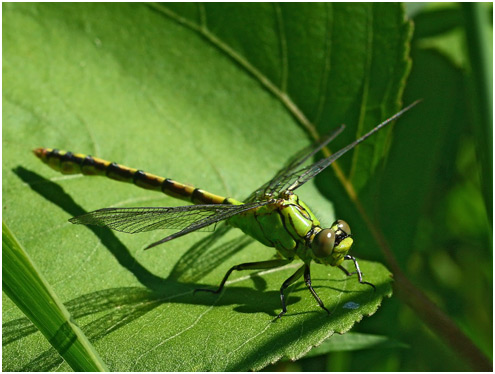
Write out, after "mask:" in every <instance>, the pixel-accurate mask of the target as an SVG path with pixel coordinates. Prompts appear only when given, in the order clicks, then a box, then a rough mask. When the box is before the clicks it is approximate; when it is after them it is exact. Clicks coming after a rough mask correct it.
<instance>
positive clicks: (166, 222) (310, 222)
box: [34, 102, 417, 319]
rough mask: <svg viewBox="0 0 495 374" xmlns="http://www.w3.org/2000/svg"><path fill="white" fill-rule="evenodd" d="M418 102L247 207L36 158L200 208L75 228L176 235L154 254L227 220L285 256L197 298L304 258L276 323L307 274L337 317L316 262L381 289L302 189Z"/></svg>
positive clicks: (297, 163) (307, 151) (114, 216)
mask: <svg viewBox="0 0 495 374" xmlns="http://www.w3.org/2000/svg"><path fill="white" fill-rule="evenodd" d="M416 104H417V102H414V103H412V104H411V105H409V106H408V107H406V108H404V109H402V110H401V111H400V112H398V113H396V114H395V115H393V116H392V117H390V118H389V119H387V120H385V121H384V122H382V123H381V124H379V125H378V126H376V127H375V128H374V129H373V130H371V131H370V132H368V133H367V134H365V135H363V136H362V137H360V138H359V139H357V140H355V141H354V142H352V143H351V144H349V145H347V146H346V147H344V148H342V149H340V150H339V151H337V152H335V153H333V154H332V155H330V156H329V157H326V158H323V159H321V160H319V161H317V162H315V163H314V164H312V165H310V166H305V167H304V166H302V165H303V164H304V163H305V162H306V161H307V160H308V159H309V158H311V157H313V156H314V155H315V154H316V153H317V152H318V151H320V150H321V149H322V148H323V147H325V146H326V145H327V144H328V143H330V142H331V141H332V140H333V139H335V137H337V135H339V134H340V133H341V132H342V131H343V129H344V125H342V126H340V127H339V128H337V129H336V130H334V131H333V132H331V133H330V134H328V135H327V136H326V137H324V138H323V139H321V140H320V141H319V142H317V143H315V144H313V145H311V146H309V147H306V148H304V149H302V150H301V151H299V152H298V153H296V154H295V155H294V156H293V157H292V158H291V159H289V161H288V162H287V164H286V165H285V166H284V167H283V168H282V169H281V170H280V171H278V173H276V175H275V176H274V177H273V178H272V179H271V180H270V181H268V182H267V183H265V184H263V185H262V186H261V187H260V188H258V189H257V190H256V191H255V192H253V193H252V194H251V195H250V196H249V197H248V198H247V199H246V200H244V201H243V202H241V201H238V200H235V199H233V198H231V197H223V196H219V195H215V194H212V193H210V192H207V191H205V190H202V189H199V188H195V187H193V186H190V185H186V184H182V183H179V182H176V181H174V180H171V179H169V178H163V177H159V176H156V175H153V174H150V173H145V172H143V171H141V170H137V169H133V168H129V167H126V166H122V165H119V164H116V163H114V162H109V161H105V160H102V159H99V158H96V157H92V156H88V155H84V154H78V153H72V152H66V151H59V150H56V149H51V148H37V149H35V150H34V154H35V155H36V156H37V157H39V158H40V159H41V160H42V161H43V162H44V163H46V164H47V165H49V166H50V167H52V168H53V169H55V170H57V171H59V172H61V173H63V174H84V175H100V176H105V177H108V178H111V179H115V180H118V181H123V182H129V183H133V184H135V185H137V186H138V187H141V188H145V189H149V190H156V191H161V192H163V193H165V194H167V195H170V196H173V197H175V198H178V199H182V200H185V201H188V202H192V203H193V204H195V205H188V206H179V207H143V208H104V209H98V210H95V211H93V212H89V213H86V214H84V215H81V216H78V217H74V218H71V219H70V220H69V221H70V222H71V223H76V224H83V225H97V226H104V227H108V228H110V229H112V230H116V231H121V232H125V233H130V234H134V233H138V232H143V231H151V230H158V229H175V230H176V231H175V232H174V233H173V234H171V235H168V236H167V237H165V238H163V239H161V240H159V241H157V242H155V243H152V244H150V245H148V246H147V247H146V248H145V249H148V248H151V247H154V246H156V245H158V244H162V243H165V242H168V241H170V240H172V239H176V238H178V237H181V236H183V235H186V234H189V233H190V232H193V231H196V230H199V229H203V228H205V227H207V226H210V225H214V224H216V223H218V222H220V221H224V220H225V221H226V222H227V223H228V224H229V225H230V226H233V227H237V228H239V229H241V230H242V231H243V232H244V233H245V234H247V235H249V236H251V237H253V238H254V239H256V240H258V241H259V242H261V243H263V244H264V245H266V246H268V247H274V248H275V249H276V250H277V251H278V253H279V256H278V258H276V259H272V260H268V261H260V262H248V263H243V264H240V265H236V266H233V267H232V268H230V269H229V271H227V273H226V274H225V276H224V278H223V280H222V282H221V283H220V286H219V287H218V288H217V289H215V290H212V289H203V288H200V289H196V290H195V292H196V291H206V292H213V293H220V292H221V291H222V289H223V288H224V285H225V283H226V282H227V279H228V278H229V276H230V274H231V273H232V272H233V271H236V270H262V269H271V268H276V267H280V266H284V265H286V264H288V263H290V262H291V261H293V260H294V259H295V258H299V259H300V260H302V261H303V264H302V266H301V267H300V268H298V269H297V271H296V272H295V273H294V274H293V275H291V276H290V277H289V278H287V280H286V281H285V282H284V283H283V284H282V286H281V288H280V299H281V303H282V311H281V312H280V313H279V314H278V316H277V317H276V319H278V318H280V317H282V316H283V315H284V314H285V313H286V312H287V306H286V298H287V296H288V292H286V290H287V288H288V287H289V286H290V285H292V284H293V283H295V282H296V281H297V280H298V279H299V278H300V277H301V276H304V281H305V283H306V286H307V287H308V289H309V291H310V292H311V294H312V295H313V297H314V298H315V300H316V301H317V302H318V305H319V306H320V307H321V308H322V309H324V310H325V311H326V312H327V313H329V314H330V311H329V310H328V309H327V308H326V307H325V305H324V304H323V302H322V301H321V299H320V298H319V297H318V295H317V294H316V292H315V290H314V289H313V287H312V285H311V273H310V264H311V262H312V261H314V262H316V263H318V264H323V265H330V266H336V267H338V268H339V269H341V270H342V271H343V272H344V273H345V274H346V275H347V276H350V275H352V274H357V278H358V281H359V283H361V284H366V285H369V286H371V287H373V289H375V286H374V285H373V284H371V283H369V282H366V281H364V280H363V274H362V272H361V270H360V268H359V265H358V262H357V260H356V258H355V257H353V256H351V255H349V254H347V253H348V252H349V250H350V248H351V246H352V244H353V241H354V240H353V237H352V235H351V229H350V227H349V225H348V224H347V223H346V222H345V221H343V220H336V221H335V222H334V223H333V224H332V225H331V226H330V228H322V227H321V225H320V222H319V221H318V219H317V218H316V217H315V215H314V214H313V213H312V212H311V210H310V209H309V207H308V206H307V205H306V204H305V203H304V202H303V201H302V200H301V199H299V197H298V196H297V195H296V194H295V193H294V191H295V190H296V189H298V188H299V187H301V186H302V185H303V184H304V183H306V182H307V181H309V180H310V179H312V178H313V177H315V176H316V175H317V174H318V173H320V172H321V171H323V170H324V169H325V168H327V167H328V166H329V165H330V164H332V163H333V162H334V161H335V160H337V159H338V158H339V157H341V156H342V155H343V154H344V153H346V152H348V151H349V150H351V149H352V148H354V147H355V146H356V145H358V144H359V143H361V142H362V141H364V140H365V139H366V138H368V137H369V136H371V135H372V134H374V133H375V132H377V131H379V130H380V129H382V128H383V127H384V126H386V125H387V124H389V123H390V122H392V121H393V120H395V119H397V118H398V117H399V116H401V115H402V114H403V113H405V112H406V111H408V110H409V109H411V108H412V107H413V106H414V105H416ZM345 260H350V261H352V262H353V263H354V267H355V269H356V271H355V272H352V273H351V272H349V271H348V270H347V269H346V268H344V267H343V266H342V262H343V261H345Z"/></svg>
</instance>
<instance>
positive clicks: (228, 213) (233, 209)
mask: <svg viewBox="0 0 495 374" xmlns="http://www.w3.org/2000/svg"><path fill="white" fill-rule="evenodd" d="M270 203H271V201H261V202H260V201H255V202H252V203H248V204H242V205H225V206H226V207H230V208H229V209H223V210H222V211H220V212H218V213H217V214H215V215H213V216H211V217H207V218H202V219H199V220H198V221H195V222H192V223H191V224H190V225H189V226H187V227H185V228H183V229H182V230H180V231H178V232H176V233H174V234H172V235H169V236H167V237H165V238H163V239H161V240H159V241H157V242H155V243H152V244H150V245H149V246H147V247H146V248H145V249H149V248H151V247H154V246H156V245H158V244H162V243H165V242H168V241H170V240H172V239H176V238H178V237H181V236H183V235H186V234H189V233H190V232H193V231H196V230H199V229H201V228H203V227H206V226H209V225H211V224H214V223H217V222H219V221H223V220H226V219H228V218H230V217H233V216H235V215H237V214H240V213H242V212H246V211H248V210H251V209H255V208H258V207H260V206H263V205H267V204H270ZM196 206H197V205H196ZM204 206H208V205H204ZM217 206H220V205H217ZM221 206H223V205H221Z"/></svg>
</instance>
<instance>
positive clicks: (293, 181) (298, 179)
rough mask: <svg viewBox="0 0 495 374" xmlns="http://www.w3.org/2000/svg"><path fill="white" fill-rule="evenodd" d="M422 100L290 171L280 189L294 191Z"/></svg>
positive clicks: (283, 179)
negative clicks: (340, 146) (335, 149)
mask: <svg viewBox="0 0 495 374" xmlns="http://www.w3.org/2000/svg"><path fill="white" fill-rule="evenodd" d="M420 101H421V100H417V101H415V102H413V103H412V104H410V105H408V106H407V107H405V108H404V109H402V110H401V111H399V112H397V113H396V114H394V115H393V116H392V117H390V118H388V119H386V120H385V121H383V122H382V123H380V124H379V125H378V126H376V127H375V128H374V129H372V130H371V131H369V132H368V133H366V134H364V135H363V136H361V137H360V138H359V139H357V140H355V141H354V142H352V143H351V144H348V145H347V146H345V147H344V148H342V149H340V150H338V151H337V152H335V153H333V154H332V155H330V156H328V157H326V158H323V159H321V160H319V161H317V162H315V163H314V164H313V165H310V166H306V167H304V168H302V169H299V170H297V171H294V172H292V173H289V174H287V175H284V176H283V177H282V178H281V180H280V183H279V184H278V187H277V188H278V191H283V190H286V191H294V190H296V189H297V188H299V187H301V186H302V185H303V184H304V183H306V182H307V181H309V180H310V179H312V178H314V177H315V176H316V175H317V174H319V173H320V172H322V171H323V170H325V169H326V168H327V167H328V166H330V165H331V164H332V163H333V162H335V161H336V160H337V159H338V158H340V156H342V155H344V154H345V153H346V152H348V151H350V150H351V149H352V148H354V147H355V146H357V145H358V144H359V143H361V142H362V141H364V140H366V139H367V138H368V137H370V136H371V135H373V134H374V133H375V132H377V131H379V130H380V129H382V128H383V127H385V126H386V125H388V124H389V123H390V122H392V121H394V120H396V119H397V118H398V117H400V116H401V115H402V114H404V113H405V112H407V111H408V110H409V109H411V108H412V107H414V106H415V105H416V104H418V103H419V102H420Z"/></svg>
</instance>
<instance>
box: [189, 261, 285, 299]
mask: <svg viewBox="0 0 495 374" xmlns="http://www.w3.org/2000/svg"><path fill="white" fill-rule="evenodd" d="M291 261H292V260H284V259H276V260H268V261H259V262H246V263H244V264H239V265H235V266H232V267H231V268H230V269H229V271H227V273H226V274H225V276H224V277H223V280H222V283H220V286H219V287H218V288H217V289H216V290H211V289H208V288H196V289H195V290H194V293H196V292H197V291H204V292H211V293H220V292H221V291H222V290H223V287H224V286H225V283H226V282H227V279H228V278H229V276H230V274H232V272H233V271H234V270H264V269H272V268H277V267H280V266H283V265H286V264H288V263H290V262H291Z"/></svg>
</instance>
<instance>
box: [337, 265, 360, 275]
mask: <svg viewBox="0 0 495 374" xmlns="http://www.w3.org/2000/svg"><path fill="white" fill-rule="evenodd" d="M338 268H339V269H340V270H342V271H343V272H344V273H345V275H347V276H348V277H350V276H351V275H353V274H356V272H355V271H353V272H352V273H351V272H350V271H349V270H347V269H346V268H345V267H343V266H342V265H339V266H338Z"/></svg>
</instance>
